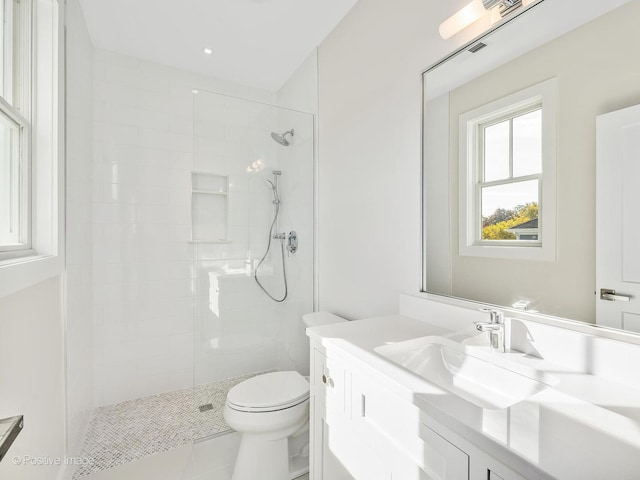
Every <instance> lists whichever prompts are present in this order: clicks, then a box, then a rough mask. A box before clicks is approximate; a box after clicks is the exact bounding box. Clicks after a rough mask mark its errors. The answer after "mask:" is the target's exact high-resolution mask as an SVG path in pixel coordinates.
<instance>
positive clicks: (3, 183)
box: [0, 111, 22, 246]
mask: <svg viewBox="0 0 640 480" xmlns="http://www.w3.org/2000/svg"><path fill="white" fill-rule="evenodd" d="M20 170H21V165H20V126H19V125H18V124H16V123H15V122H14V121H13V120H11V119H10V118H9V117H7V116H6V115H5V114H4V113H3V112H2V111H0V246H3V245H16V244H19V243H21V240H22V239H21V232H20V223H21V222H20V220H21V218H20V214H21V212H20V201H21V197H22V195H21V171H20Z"/></svg>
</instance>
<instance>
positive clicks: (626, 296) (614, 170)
mask: <svg viewBox="0 0 640 480" xmlns="http://www.w3.org/2000/svg"><path fill="white" fill-rule="evenodd" d="M596 179H597V180H596V323H598V324H599V325H605V326H608V327H614V328H622V329H625V330H630V331H635V332H640V222H639V221H638V208H639V206H640V105H637V106H635V107H630V108H625V109H624V110H619V111H617V112H612V113H608V114H606V115H601V116H599V117H598V118H597V151H596ZM576 241H579V239H577V240H576ZM603 289H608V290H612V291H614V292H615V294H613V295H609V296H608V297H607V296H605V299H601V290H603Z"/></svg>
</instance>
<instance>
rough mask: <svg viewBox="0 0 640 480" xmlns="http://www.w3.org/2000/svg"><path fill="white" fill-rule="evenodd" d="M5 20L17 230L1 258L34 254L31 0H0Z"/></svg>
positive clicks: (5, 105) (4, 105)
mask: <svg viewBox="0 0 640 480" xmlns="http://www.w3.org/2000/svg"><path fill="white" fill-rule="evenodd" d="M0 1H1V2H2V3H3V12H4V13H5V17H10V18H11V22H7V23H6V25H7V28H6V30H5V33H7V32H8V34H7V35H6V37H5V38H4V39H3V49H4V51H3V52H2V60H3V82H2V91H0V112H1V113H2V114H3V115H5V116H6V117H8V118H9V119H10V120H11V121H13V122H14V123H15V124H16V125H17V126H18V127H19V129H20V133H19V135H20V145H19V149H20V152H19V166H20V168H19V173H18V175H19V179H18V183H19V185H20V196H19V200H18V201H19V205H20V206H19V212H18V215H19V231H20V239H19V243H17V244H11V245H9V244H5V245H2V244H0V262H2V261H6V260H8V259H15V258H18V257H27V256H31V255H35V254H36V250H35V249H33V238H32V235H33V231H34V225H33V211H32V196H33V185H32V184H33V182H32V170H33V169H32V161H31V160H32V150H33V144H32V135H31V132H32V126H31V119H32V118H33V112H32V110H31V106H32V93H33V89H32V87H33V78H34V76H33V73H32V72H33V70H34V64H33V59H34V52H33V38H34V34H35V32H34V28H33V6H32V1H33V0H20V1H18V0H0Z"/></svg>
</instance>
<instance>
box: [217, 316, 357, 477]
mask: <svg viewBox="0 0 640 480" xmlns="http://www.w3.org/2000/svg"><path fill="white" fill-rule="evenodd" d="M303 320H304V323H305V325H306V326H308V327H314V326H319V325H326V324H329V323H338V322H346V320H345V319H343V318H340V317H338V316H336V315H333V314H330V313H328V312H318V313H311V314H307V315H304V316H303ZM224 419H225V421H226V422H227V424H228V425H229V426H230V427H231V428H233V429H234V430H235V431H237V432H238V433H240V434H241V435H242V437H241V440H240V449H239V450H238V457H237V459H236V464H235V468H234V471H233V476H232V477H231V480H256V479H260V480H289V479H292V478H295V477H297V476H299V475H301V474H302V473H305V472H304V471H302V472H301V471H300V469H299V468H298V467H294V468H292V466H290V457H292V455H291V452H290V445H291V440H292V439H294V438H295V437H298V436H301V435H302V434H305V433H306V432H308V430H309V381H308V380H307V379H306V378H305V377H303V376H302V375H300V374H299V373H298V372H295V371H286V372H273V373H265V374H262V375H257V376H255V377H252V378H250V379H248V380H245V381H244V382H241V383H239V384H238V385H236V386H235V387H233V388H232V389H231V390H229V393H228V394H227V402H226V404H225V407H224ZM306 470H307V471H308V465H307V466H306Z"/></svg>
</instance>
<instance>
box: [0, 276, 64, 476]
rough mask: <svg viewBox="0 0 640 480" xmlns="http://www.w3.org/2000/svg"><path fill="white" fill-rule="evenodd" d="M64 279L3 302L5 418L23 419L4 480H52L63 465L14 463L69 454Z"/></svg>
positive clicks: (0, 372) (0, 339) (0, 412)
mask: <svg viewBox="0 0 640 480" xmlns="http://www.w3.org/2000/svg"><path fill="white" fill-rule="evenodd" d="M61 299H62V280H61V277H54V278H51V279H49V280H46V281H44V282H41V283H39V284H37V285H34V286H32V287H29V288H26V289H24V290H21V291H20V292H18V293H14V294H13V295H9V296H7V297H4V298H1V299H0V418H5V417H9V416H13V415H18V414H22V415H24V425H25V426H24V430H23V431H22V433H21V434H20V435H19V436H18V438H17V439H16V441H15V443H14V444H13V446H12V448H11V450H10V451H9V453H8V454H7V456H6V458H5V459H4V460H3V461H2V462H1V463H0V478H3V479H5V478H6V479H11V480H22V479H24V480H40V479H42V480H52V479H55V478H56V476H57V475H58V473H59V472H60V467H56V466H43V465H40V466H38V465H14V464H13V462H12V458H13V457H14V456H19V457H20V458H22V457H23V456H25V455H28V456H31V457H51V458H60V459H63V455H64V452H65V405H64V347H63V345H64V338H63V337H64V329H63V320H62V300H61Z"/></svg>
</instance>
